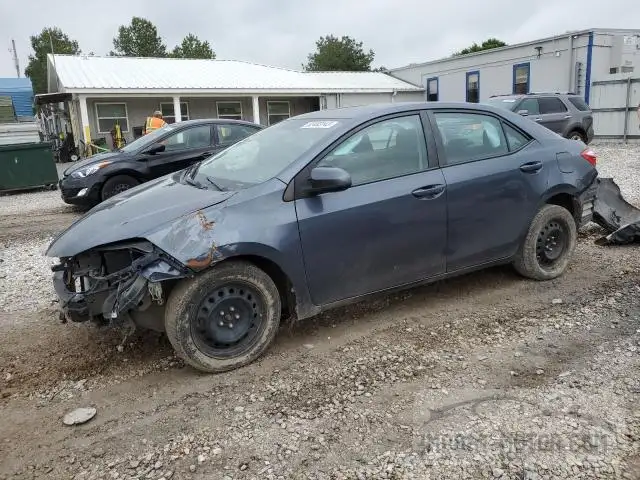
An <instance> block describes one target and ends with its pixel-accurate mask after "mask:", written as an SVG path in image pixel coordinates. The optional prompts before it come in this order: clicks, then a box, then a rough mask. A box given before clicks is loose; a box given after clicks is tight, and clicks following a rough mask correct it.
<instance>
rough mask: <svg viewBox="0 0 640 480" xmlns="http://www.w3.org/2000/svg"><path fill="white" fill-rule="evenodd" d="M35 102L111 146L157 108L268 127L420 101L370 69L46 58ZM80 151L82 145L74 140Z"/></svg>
mask: <svg viewBox="0 0 640 480" xmlns="http://www.w3.org/2000/svg"><path fill="white" fill-rule="evenodd" d="M47 71H48V91H49V92H50V94H49V95H44V96H42V97H45V98H42V100H45V101H46V97H49V99H50V101H55V102H60V101H65V102H69V105H70V117H71V123H72V126H73V133H74V136H75V138H76V139H82V140H83V142H85V144H86V143H88V142H91V140H92V139H93V140H95V139H96V138H104V139H106V140H107V145H108V146H111V133H110V132H111V130H112V129H113V127H114V125H115V123H116V122H118V124H119V125H120V127H121V129H122V131H123V133H124V136H125V138H126V139H127V141H131V140H132V139H133V138H134V137H135V136H137V135H139V134H140V131H141V129H142V126H143V125H144V122H145V118H146V117H147V116H149V115H151V114H152V113H153V112H154V110H161V111H162V112H163V114H164V116H165V119H166V120H167V121H168V122H179V121H181V120H186V119H197V118H233V119H242V120H249V121H253V122H255V123H260V124H263V125H271V124H273V123H276V122H278V121H280V120H283V119H285V118H288V117H290V116H294V115H298V114H301V113H306V112H309V111H313V110H319V109H325V108H335V107H341V106H350V105H364V104H369V103H381V102H394V101H398V102H405V101H408V102H410V101H420V100H422V99H423V98H424V91H423V88H422V87H419V86H416V85H413V84H410V83H407V82H405V81H403V80H400V79H398V78H394V77H392V76H389V75H386V74H384V73H376V72H317V73H313V72H299V71H295V70H287V69H283V68H275V67H268V66H264V65H257V64H253V63H247V62H239V61H231V60H184V59H167V58H127V57H96V56H72V55H55V57H54V56H52V55H49V57H48V68H47ZM79 147H80V148H81V150H82V145H79Z"/></svg>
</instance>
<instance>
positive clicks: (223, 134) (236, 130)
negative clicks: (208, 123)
mask: <svg viewBox="0 0 640 480" xmlns="http://www.w3.org/2000/svg"><path fill="white" fill-rule="evenodd" d="M215 128H216V133H217V134H218V143H219V144H220V145H223V146H224V145H232V144H234V143H236V142H239V141H240V140H243V139H245V138H246V137H248V136H249V135H253V134H254V133H256V132H257V131H258V129H257V128H253V127H249V126H247V125H232V124H216V127H215Z"/></svg>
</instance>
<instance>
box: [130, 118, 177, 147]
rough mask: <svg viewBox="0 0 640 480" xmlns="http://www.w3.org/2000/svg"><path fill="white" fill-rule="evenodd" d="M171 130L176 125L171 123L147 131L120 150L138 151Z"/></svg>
mask: <svg viewBox="0 0 640 480" xmlns="http://www.w3.org/2000/svg"><path fill="white" fill-rule="evenodd" d="M171 130H175V127H173V126H171V125H165V126H164V127H162V128H159V129H157V130H154V131H153V132H151V133H147V134H146V135H143V136H141V137H140V138H137V139H135V140H134V141H133V142H131V143H128V144H127V145H125V146H124V147H122V148H121V149H120V150H119V151H120V152H127V153H132V152H136V151H138V150H139V149H141V148H143V147H146V146H148V145H151V144H153V143H155V142H156V140H157V139H158V138H160V137H161V136H163V135H164V134H165V133H167V132H170V131H171Z"/></svg>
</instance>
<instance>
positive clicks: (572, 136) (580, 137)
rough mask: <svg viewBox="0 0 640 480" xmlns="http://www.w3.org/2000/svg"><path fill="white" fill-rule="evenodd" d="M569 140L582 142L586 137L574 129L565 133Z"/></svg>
mask: <svg viewBox="0 0 640 480" xmlns="http://www.w3.org/2000/svg"><path fill="white" fill-rule="evenodd" d="M567 138H568V139H569V140H575V141H580V142H583V143H587V137H586V136H585V135H584V134H583V133H582V132H581V131H579V130H574V131H572V132H570V133H569V135H567Z"/></svg>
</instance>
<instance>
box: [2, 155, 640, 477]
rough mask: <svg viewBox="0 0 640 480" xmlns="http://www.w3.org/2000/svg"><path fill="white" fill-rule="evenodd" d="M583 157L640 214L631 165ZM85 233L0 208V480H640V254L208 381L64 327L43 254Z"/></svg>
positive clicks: (172, 361) (350, 323) (49, 201)
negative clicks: (53, 242) (91, 412)
mask: <svg viewBox="0 0 640 480" xmlns="http://www.w3.org/2000/svg"><path fill="white" fill-rule="evenodd" d="M593 148H594V150H596V152H597V153H598V156H599V170H600V173H601V175H602V176H612V177H613V178H614V179H615V180H616V181H617V182H618V184H619V185H620V186H621V189H622V191H623V194H624V195H625V197H626V198H627V199H628V200H630V201H632V202H633V203H635V204H637V205H640V175H638V172H637V169H638V167H637V166H636V163H635V162H636V160H638V161H640V147H621V146H612V145H604V144H601V145H599V144H595V145H593ZM77 216H78V213H77V212H75V211H73V210H72V209H70V208H68V207H67V206H65V205H64V204H62V202H61V201H60V200H59V197H58V193H57V192H33V193H28V194H22V195H11V196H4V197H0V246H2V247H3V250H2V251H1V252H0V259H1V260H2V261H1V262H0V409H1V410H2V419H3V421H2V422H0V479H2V480H4V479H9V478H11V479H33V478H55V479H66V478H70V479H78V480H80V479H83V480H88V479H107V478H108V479H111V478H118V479H143V478H144V479H155V480H160V479H165V480H168V479H170V478H172V479H176V478H177V479H193V480H196V479H205V478H206V479H289V478H293V479H297V478H300V479H302V478H310V479H317V480H320V479H335V480H337V479H379V478H389V479H405V478H406V479H410V478H416V479H430V478H433V479H477V478H502V479H519V480H522V479H529V480H534V479H556V478H557V479H574V478H575V479H577V478H606V479H618V478H624V479H637V478H640V408H639V407H638V405H639V404H638V398H639V395H640V265H639V264H638V247H635V246H632V247H597V246H595V245H594V243H593V241H594V240H595V239H596V238H597V237H598V235H600V234H601V233H602V232H601V231H600V230H599V229H598V227H595V226H594V227H593V228H589V229H585V231H584V232H582V233H581V235H580V238H579V243H578V247H577V250H576V255H575V258H574V261H573V262H572V264H571V266H570V268H569V270H568V272H567V273H566V274H565V275H564V276H563V277H562V278H560V279H556V280H554V281H551V282H545V283H536V282H528V281H525V280H522V279H520V278H519V277H517V276H516V275H514V274H513V272H512V271H511V269H509V268H497V269H490V270H487V271H484V272H479V273H477V274H473V275H467V276H465V277H461V278H458V279H454V280H450V281H447V282H442V283H439V284H436V285H432V286H429V287H424V288H419V289H414V290H411V291H409V292H405V293H402V294H399V295H394V296H389V297H382V298H380V299H378V300H376V301H372V302H367V303H366V304H361V305H354V306H351V307H349V308H344V309H339V310H336V311H334V312H331V313H329V314H325V315H322V316H319V317H318V318H315V319H312V320H310V321H308V322H304V323H301V324H298V325H283V326H282V329H281V332H280V334H279V335H278V338H277V341H276V344H275V345H274V346H273V348H271V349H270V350H269V352H268V353H267V355H265V356H264V357H263V358H262V359H261V360H260V361H258V362H255V363H254V364H252V365H250V366H248V367H246V368H243V369H241V370H238V371H234V372H229V373H226V374H221V375H214V376H211V375H201V374H198V373H196V372H194V371H193V370H191V369H189V368H187V367H185V366H184V365H183V364H182V363H181V362H180V361H179V360H177V359H176V358H175V357H174V356H173V354H172V350H171V348H170V346H169V345H168V342H167V340H166V338H165V337H164V336H158V335H155V334H150V333H145V332H140V333H137V334H136V335H134V336H133V337H132V338H130V339H128V340H127V342H126V343H124V344H122V343H121V342H122V338H121V336H120V334H119V332H116V331H113V330H109V329H104V330H103V329H96V328H92V327H89V326H86V325H60V324H59V321H58V319H57V316H56V313H55V306H54V305H52V303H51V300H52V298H53V295H52V291H51V287H50V279H49V278H50V272H49V270H48V265H49V262H48V260H47V259H46V258H44V257H42V255H41V253H42V251H43V249H44V248H46V245H47V244H48V241H49V240H48V239H49V237H50V236H51V235H52V234H55V232H56V231H58V230H60V229H61V228H64V226H66V225H68V224H69V223H70V222H71V221H72V220H73V219H74V218H77ZM122 347H124V348H122ZM87 406H92V407H95V408H96V409H97V411H98V413H97V415H96V417H95V418H94V419H93V420H91V421H90V422H88V423H87V424H85V425H81V426H74V427H67V426H65V425H63V424H62V417H63V416H64V415H65V414H66V413H68V412H69V411H71V410H73V409H75V408H77V407H87ZM36 449H37V455H34V452H35V451H36Z"/></svg>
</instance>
